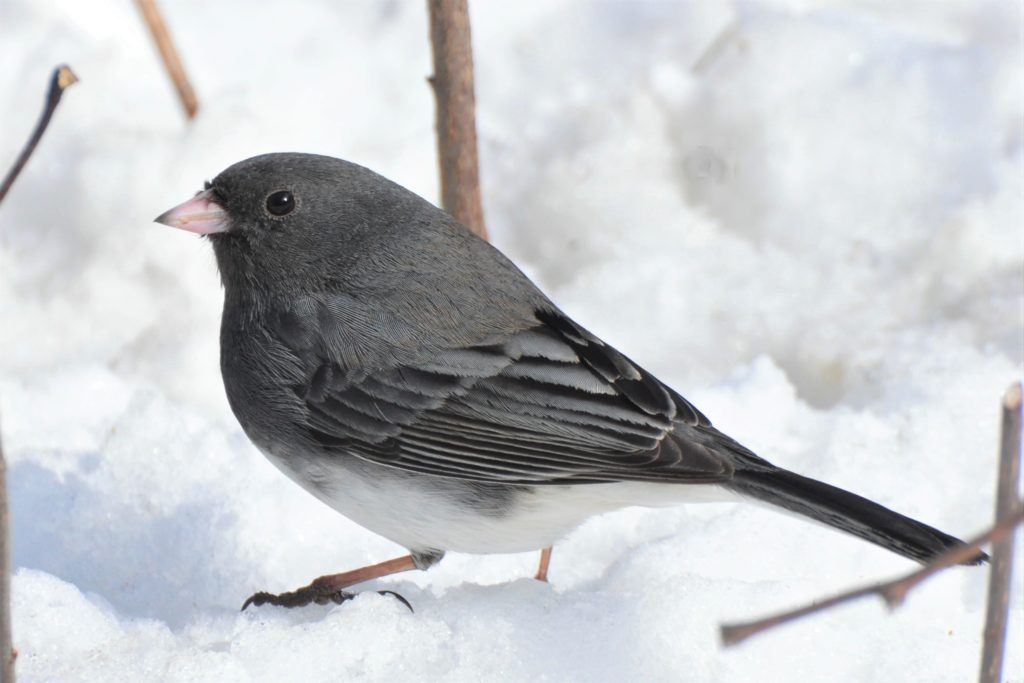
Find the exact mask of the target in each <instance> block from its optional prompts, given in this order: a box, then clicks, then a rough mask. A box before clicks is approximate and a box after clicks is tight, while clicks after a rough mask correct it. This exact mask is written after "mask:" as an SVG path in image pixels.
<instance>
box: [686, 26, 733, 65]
mask: <svg viewBox="0 0 1024 683" xmlns="http://www.w3.org/2000/svg"><path fill="white" fill-rule="evenodd" d="M739 34H740V22H739V19H736V20H734V21H730V22H729V23H728V24H726V25H725V26H723V27H722V30H720V31H719V32H718V35H716V36H715V39H714V40H712V41H711V43H710V44H709V45H708V46H707V47H706V48H705V49H704V51H703V52H701V53H700V56H699V57H697V61H695V62H694V63H693V66H692V67H690V70H691V71H693V73H695V74H697V75H698V76H700V75H702V74H703V73H704V72H706V71H707V70H708V69H710V68H711V65H712V64H714V63H715V62H716V61H718V58H719V57H721V56H722V53H723V52H724V51H725V48H726V47H728V46H729V44H730V43H731V42H732V41H733V40H735V39H736V38H737V36H739Z"/></svg>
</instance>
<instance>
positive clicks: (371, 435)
mask: <svg viewBox="0 0 1024 683" xmlns="http://www.w3.org/2000/svg"><path fill="white" fill-rule="evenodd" d="M536 315H537V324H536V325H535V326H533V327H531V328H529V329H526V330H524V331H521V332H519V333H516V334H514V335H511V336H508V337H506V338H504V339H503V340H502V341H501V342H500V343H488V344H482V345H478V346H471V347H468V348H457V349H449V350H447V351H442V352H439V353H434V354H431V357H430V360H429V361H419V362H414V363H409V364H405V365H401V366H398V367H387V368H382V369H377V370H371V371H362V372H359V373H352V372H345V371H342V370H341V368H340V366H339V365H338V364H337V363H336V362H335V361H334V360H333V359H331V358H320V361H321V362H320V363H319V364H318V365H317V368H316V370H315V372H314V373H313V374H312V375H311V376H310V378H309V380H308V381H307V382H305V383H304V384H303V386H299V387H295V390H296V393H297V394H298V395H299V396H300V398H301V399H302V400H303V402H304V406H305V410H306V415H307V429H308V434H309V435H310V437H311V438H312V439H314V440H315V441H316V442H317V443H318V444H319V445H320V446H321V447H323V448H325V449H328V450H335V451H341V452H345V453H349V454H353V455H356V456H357V457H360V458H364V459H366V460H369V461H372V462H375V463H378V464H382V465H387V466H390V467H396V468H399V469H403V470H408V471H413V472H420V473H426V474H433V475H444V476H451V477H456V478H460V479H469V480H476V481H489V482H502V483H520V484H566V483H594V482H605V481H624V480H633V481H692V482H713V481H722V480H726V479H728V478H729V477H730V476H731V474H732V469H733V468H732V463H731V461H730V460H729V459H728V458H727V457H726V456H724V455H722V454H720V450H719V449H715V448H708V446H710V445H712V444H713V442H714V439H713V438H712V434H718V432H717V430H714V429H713V428H711V426H710V422H709V421H708V420H707V418H706V417H704V415H702V414H701V413H700V412H699V411H698V410H697V409H696V408H695V407H694V406H693V405H691V404H690V403H689V402H688V401H686V400H685V399H684V398H683V397H682V396H679V395H678V394H676V393H675V392H673V391H672V390H670V389H668V388H667V387H665V386H664V385H663V384H661V382H659V381H658V380H657V379H656V378H654V377H653V376H652V375H650V374H649V373H647V372H645V371H644V370H643V369H641V368H639V367H637V366H636V365H635V364H633V363H632V362H630V361H629V359H627V358H626V357H625V356H623V355H622V354H621V353H619V352H618V351H616V350H615V349H614V348H612V347H611V346H608V345H607V344H604V343H603V342H601V340H599V339H598V338H597V337H595V336H594V335H592V334H590V333H589V332H587V331H586V330H584V329H583V328H581V327H579V326H578V325H576V324H575V323H574V322H573V321H572V320H570V319H569V318H568V317H566V316H565V315H563V314H562V313H560V312H558V311H554V310H548V311H538V312H537V314H536ZM702 435H706V436H707V437H708V438H700V437H701V436H702ZM694 436H696V437H697V438H693V437H694Z"/></svg>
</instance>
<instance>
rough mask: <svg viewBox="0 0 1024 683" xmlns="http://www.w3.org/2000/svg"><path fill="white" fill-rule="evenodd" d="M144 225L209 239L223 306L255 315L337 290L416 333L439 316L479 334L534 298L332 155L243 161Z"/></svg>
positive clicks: (495, 261) (505, 271)
mask: <svg viewBox="0 0 1024 683" xmlns="http://www.w3.org/2000/svg"><path fill="white" fill-rule="evenodd" d="M156 220H157V221H158V222H160V223H164V224H166V225H170V226H173V227H177V228H182V229H184V230H189V231H191V232H195V233H199V234H202V235H206V236H208V237H209V238H210V241H211V242H212V243H213V247H214V251H215V253H216V255H217V266H218V267H219V269H220V273H221V280H222V281H223V283H224V287H225V290H226V293H227V300H226V302H225V303H226V305H227V302H228V300H238V299H240V298H241V299H246V300H248V301H249V302H252V303H258V306H259V307H260V308H266V303H267V300H268V298H272V299H274V300H276V301H278V302H280V301H282V300H287V299H293V298H294V297H297V296H301V295H309V294H320V293H324V292H332V293H335V294H336V293H338V292H348V293H350V294H352V295H353V296H354V298H353V300H357V301H360V302H361V305H365V306H367V307H380V306H383V305H385V304H386V305H388V306H391V307H392V309H394V310H399V309H402V310H406V311H407V317H408V318H410V319H412V318H416V317H422V318H423V323H424V325H426V324H428V323H430V324H434V323H433V321H434V320H435V319H436V318H437V316H438V311H441V310H445V311H461V314H458V317H460V318H462V317H463V316H466V319H465V320H460V322H459V324H460V325H470V324H472V323H471V322H470V321H471V320H475V321H476V322H479V323H481V324H482V325H484V326H485V327H486V326H488V325H490V324H489V323H487V322H486V321H488V320H491V321H492V322H493V321H498V320H499V319H500V320H505V319H508V320H513V319H514V320H516V321H522V320H533V310H534V309H535V308H536V307H537V306H538V305H541V304H542V303H543V302H545V301H546V298H545V297H544V295H543V294H541V293H540V292H539V291H538V290H537V289H536V287H534V285H533V283H532V282H530V281H529V280H528V279H527V278H526V276H524V275H523V274H522V273H521V272H520V271H519V269H518V268H516V267H515V266H514V265H513V264H512V263H511V262H509V261H508V259H506V258H505V257H504V256H503V255H502V254H501V253H500V252H498V251H497V250H496V249H494V248H493V247H491V246H490V245H489V244H488V243H487V242H485V241H483V240H481V239H480V238H478V237H477V236H476V235H474V234H472V233H471V232H470V231H469V230H468V229H466V228H465V227H463V226H462V225H460V224H459V223H458V222H456V221H455V220H454V219H453V218H451V216H449V215H448V214H447V213H445V212H444V211H441V210H440V209H438V208H437V207H435V206H434V205H432V204H431V203H429V202H427V201H426V200H424V199H422V198H421V197H418V196H417V195H415V194H413V193H412V192H409V191H408V190H406V189H405V188H403V187H401V186H400V185H397V184H395V183H393V182H391V181H390V180H387V179H386V178H384V177H382V176H379V175H377V174H376V173H374V172H372V171H370V170H368V169H366V168H363V167H362V166H359V165H356V164H352V163H349V162H347V161H342V160H341V159H333V158H331V157H324V156H317V155H312V154H264V155H262V156H258V157H253V158H251V159H246V160H245V161H242V162H239V163H237V164H235V165H234V166H231V167H230V168H228V169H227V170H225V171H224V172H223V173H221V174H220V175H218V176H217V177H216V178H214V179H213V181H212V182H211V183H208V184H207V188H206V189H205V190H203V191H202V192H200V193H199V194H197V195H196V196H195V197H194V198H192V199H190V200H189V201H187V202H185V203H184V204H182V205H180V206H178V207H175V208H174V209H171V210H170V211H168V212H166V213H165V214H163V215H161V216H160V217H159V218H157V219H156ZM356 294H358V296H355V295H356ZM225 310H228V307H226V308H225ZM451 315H452V317H455V316H456V314H455V313H452V314H451ZM534 322H535V321H534ZM494 324H500V325H502V326H503V325H505V323H504V322H502V323H498V322H494ZM516 324H518V322H517V323H516Z"/></svg>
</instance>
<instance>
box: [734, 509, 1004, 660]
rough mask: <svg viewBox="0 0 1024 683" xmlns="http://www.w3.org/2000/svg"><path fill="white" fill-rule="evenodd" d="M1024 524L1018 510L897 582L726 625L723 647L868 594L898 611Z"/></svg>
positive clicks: (841, 594)
mask: <svg viewBox="0 0 1024 683" xmlns="http://www.w3.org/2000/svg"><path fill="white" fill-rule="evenodd" d="M1022 521H1024V511H1017V513H1015V514H1014V515H1012V516H1010V517H1007V518H1006V519H1002V520H1000V521H999V523H998V524H996V525H995V526H993V527H992V528H991V529H989V530H988V531H986V532H985V533H983V534H981V535H980V536H978V537H976V538H974V539H973V540H971V541H968V542H967V543H965V544H964V545H959V546H956V547H955V548H950V549H949V550H947V551H946V552H944V553H942V554H941V555H939V556H938V557H936V558H935V559H933V560H932V561H931V562H929V563H928V564H927V565H925V566H924V567H922V568H921V569H919V570H917V571H916V572H914V573H912V574H907V575H906V576H902V577H900V578H898V579H893V580H892V581H886V582H884V583H876V584H872V585H870V586H864V587H863V588H858V589H856V590H852V591H848V592H845V593H840V594H839V595H834V596H832V597H830V598H826V599H824V600H821V601H820V602H814V603H811V604H810V605H806V606H804V607H800V608H799V609H795V610H790V611H787V612H781V613H779V614H775V615H773V616H770V617H766V618H764V619H758V620H757V621H748V622H742V623H737V624H723V625H722V626H721V627H719V628H720V632H721V636H722V644H724V645H725V646H727V647H728V646H731V645H737V644H739V643H741V642H743V641H744V640H746V639H747V638H750V637H751V636H754V635H757V634H758V633H761V632H763V631H767V630H768V629H771V628H774V627H776V626H779V625H781V624H786V623H789V622H791V621H796V620H797V619H800V618H802V617H806V616H808V615H810V614H815V613H817V612H822V611H824V610H826V609H829V608H830V607H835V606H836V605H841V604H843V603H847V602H852V601H853V600H857V599H859V598H863V597H865V596H868V595H877V596H878V597H880V598H882V600H884V601H885V603H886V605H888V606H889V609H895V608H897V607H899V606H900V605H901V604H902V603H903V600H904V599H905V598H906V597H907V593H909V592H910V591H911V589H913V588H915V587H916V586H917V585H919V584H920V583H922V582H923V581H924V580H925V579H927V578H928V577H929V576H931V575H932V574H936V573H938V572H940V571H942V570H943V569H947V568H949V567H952V566H953V565H957V564H961V563H962V562H964V561H966V560H969V559H971V558H973V557H975V556H976V555H977V553H978V550H979V549H980V548H981V546H983V545H985V544H986V543H988V542H990V541H997V540H999V539H1002V538H1005V537H1006V536H1007V535H1009V534H1010V533H1011V532H1012V531H1013V530H1014V529H1015V528H1016V527H1017V525H1018V524H1020V523H1021V522H1022Z"/></svg>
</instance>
